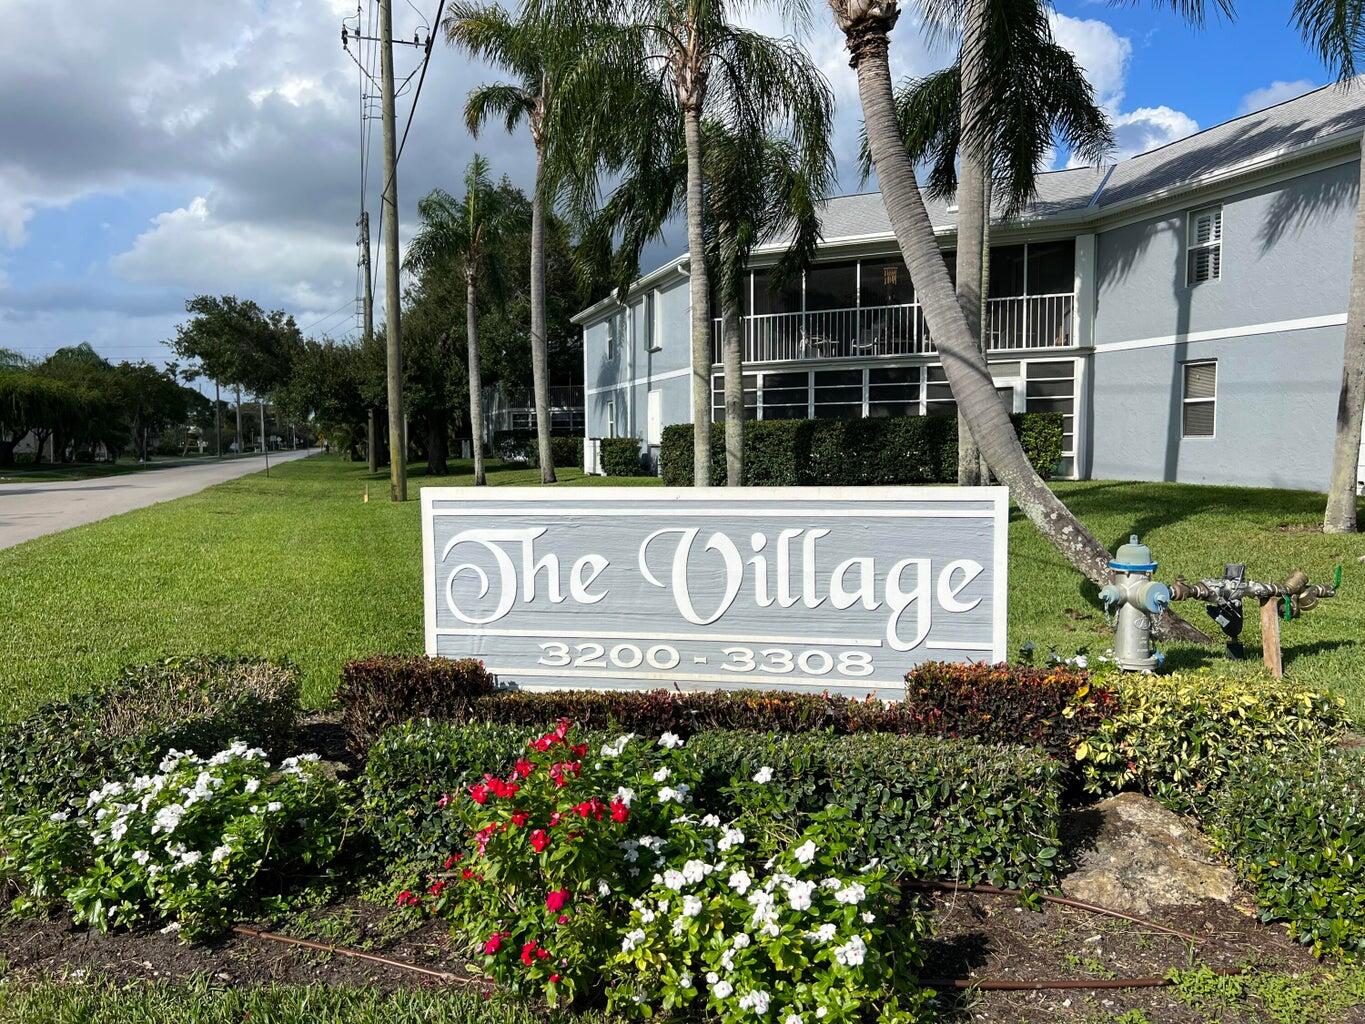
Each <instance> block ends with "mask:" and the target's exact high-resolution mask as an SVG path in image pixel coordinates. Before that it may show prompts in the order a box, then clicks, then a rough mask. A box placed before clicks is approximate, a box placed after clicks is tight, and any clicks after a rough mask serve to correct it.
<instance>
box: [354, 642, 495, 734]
mask: <svg viewBox="0 0 1365 1024" xmlns="http://www.w3.org/2000/svg"><path fill="white" fill-rule="evenodd" d="M492 692H493V677H492V676H490V675H489V674H488V673H487V672H485V671H484V667H483V662H481V661H475V660H474V659H473V658H460V659H458V660H456V659H451V658H428V657H425V656H423V655H417V656H409V655H384V654H381V655H376V656H374V657H372V658H364V659H362V660H360V661H351V662H347V663H346V664H345V665H343V666H342V668H341V685H340V686H339V687H337V693H336V699H337V702H338V703H339V704H340V705H341V727H342V729H343V730H344V731H345V733H346V741H347V745H348V746H349V747H350V748H351V750H352V751H353V752H354V753H357V754H363V753H364V752H365V750H366V749H368V748H369V746H370V745H371V744H372V743H373V742H374V741H375V740H376V739H378V738H379V735H380V733H382V732H383V731H384V730H385V729H387V728H388V727H389V726H391V725H397V724H399V723H400V722H406V721H407V720H408V719H411V718H421V717H424V716H429V715H430V716H435V717H439V718H453V719H460V718H464V717H466V716H467V715H468V714H469V707H470V703H471V702H472V701H473V700H474V699H475V698H477V697H481V696H485V695H487V694H491V693H492Z"/></svg>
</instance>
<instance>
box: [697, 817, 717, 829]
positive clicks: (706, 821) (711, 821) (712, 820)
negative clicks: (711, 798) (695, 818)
mask: <svg viewBox="0 0 1365 1024" xmlns="http://www.w3.org/2000/svg"><path fill="white" fill-rule="evenodd" d="M701 824H702V827H703V828H720V819H719V818H717V817H716V816H715V815H714V814H708V815H707V816H706V817H704V818H702V819H701Z"/></svg>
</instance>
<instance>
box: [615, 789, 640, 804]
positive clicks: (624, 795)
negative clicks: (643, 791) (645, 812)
mask: <svg viewBox="0 0 1365 1024" xmlns="http://www.w3.org/2000/svg"><path fill="white" fill-rule="evenodd" d="M616 799H617V800H620V801H621V803H623V804H625V805H626V806H627V807H629V806H630V802H631V801H632V800H634V799H635V790H633V789H631V788H630V787H629V786H621V787H619V788H618V789H617V790H616Z"/></svg>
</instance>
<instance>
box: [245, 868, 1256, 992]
mask: <svg viewBox="0 0 1365 1024" xmlns="http://www.w3.org/2000/svg"><path fill="white" fill-rule="evenodd" d="M902 884H903V885H904V886H905V887H906V888H911V889H920V890H927V891H931V892H953V893H956V892H967V893H975V894H978V895H982V896H1023V895H1024V893H1023V891H1022V890H1020V889H1003V888H1000V887H999V886H994V885H964V884H962V883H960V882H950V881H946V880H937V879H921V880H913V881H908V882H904V883H902ZM1042 899H1043V900H1044V901H1045V902H1048V903H1053V904H1056V905H1057V906H1062V907H1071V908H1072V909H1074V910H1084V911H1087V912H1089V913H1092V914H1099V915H1100V916H1102V917H1112V918H1116V919H1117V920H1120V921H1127V922H1129V923H1130V924H1135V925H1138V926H1139V927H1142V928H1146V929H1150V930H1151V931H1155V932H1161V933H1164V934H1166V935H1172V936H1174V937H1176V938H1180V939H1184V940H1185V941H1187V942H1190V943H1194V944H1196V945H1197V944H1199V943H1201V942H1203V941H1204V938H1202V937H1200V936H1198V935H1192V934H1190V933H1189V932H1182V931H1180V930H1179V929H1177V928H1168V927H1166V926H1165V925H1162V924H1157V923H1156V922H1155V921H1149V920H1147V919H1146V918H1143V917H1138V916H1136V915H1134V914H1125V913H1124V912H1123V911H1121V910H1112V909H1110V908H1109V907H1102V906H1099V905H1098V904H1095V903H1087V902H1085V901H1084V900H1073V899H1069V898H1068V897H1065V896H1051V895H1047V894H1043V895H1042ZM232 930H233V932H235V933H236V934H238V935H244V936H246V937H248V938H252V939H259V940H263V941H266V942H278V943H281V944H283V945H286V946H295V947H301V948H303V949H311V950H314V951H316V952H319V953H333V954H336V955H337V956H344V957H351V958H353V959H356V960H365V961H367V962H369V963H374V964H380V965H382V966H384V967H392V968H395V969H396V970H402V971H410V972H412V973H414V974H421V975H425V976H426V977H429V978H436V979H437V980H439V981H444V982H448V983H454V984H460V985H481V986H485V987H486V986H488V984H489V982H488V981H487V980H486V979H483V978H471V977H464V976H462V975H459V974H454V973H452V972H450V971H438V970H433V969H432V968H430V967H423V966H422V965H421V964H415V963H413V962H411V961H410V960H399V959H397V958H395V957H388V956H379V955H377V954H375V953H364V952H362V951H360V950H358V949H349V948H347V947H346V946H337V945H335V944H332V943H323V942H314V941H312V940H311V939H296V938H294V937H292V936H289V935H280V934H279V933H277V932H268V931H265V930H263V929H260V928H250V927H247V926H246V925H240V924H239V925H236V926H234V927H233V929H232ZM1244 971H1245V968H1242V967H1233V968H1219V969H1216V970H1214V973H1215V974H1218V975H1221V976H1223V977H1233V976H1236V975H1239V974H1242V973H1243V972H1244ZM920 981H921V982H922V983H923V984H925V985H928V986H929V987H930V988H951V989H975V990H977V991H981V992H1045V991H1056V990H1074V991H1081V990H1101V989H1134V988H1164V987H1166V986H1168V985H1171V984H1173V982H1172V981H1171V979H1170V978H1092V979H1089V980H1074V979H1070V978H1048V979H1043V980H1035V981H1028V980H1015V979H1012V978H921V979H920Z"/></svg>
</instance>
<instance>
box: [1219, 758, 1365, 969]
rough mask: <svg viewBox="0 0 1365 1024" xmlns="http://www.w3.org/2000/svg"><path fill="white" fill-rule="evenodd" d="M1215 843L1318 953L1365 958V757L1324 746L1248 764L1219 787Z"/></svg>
mask: <svg viewBox="0 0 1365 1024" xmlns="http://www.w3.org/2000/svg"><path fill="white" fill-rule="evenodd" d="M1212 819H1213V822H1212V823H1213V829H1212V831H1213V836H1214V841H1215V843H1216V844H1217V845H1218V846H1219V847H1220V848H1221V849H1222V850H1223V851H1224V852H1225V853H1227V854H1228V856H1229V858H1230V860H1231V861H1232V865H1233V867H1234V869H1235V870H1236V871H1237V874H1238V875H1239V876H1240V877H1241V879H1242V881H1244V882H1245V883H1246V884H1247V885H1248V886H1249V887H1250V888H1251V890H1252V891H1253V892H1254V893H1255V894H1256V902H1257V903H1258V904H1259V906H1260V908H1261V919H1262V920H1264V921H1287V922H1288V923H1289V928H1290V932H1291V934H1293V935H1294V936H1295V937H1296V938H1297V939H1298V940H1299V941H1300V942H1303V943H1304V944H1305V945H1311V946H1312V947H1313V952H1314V953H1315V954H1318V955H1322V954H1324V953H1332V954H1338V955H1345V956H1348V957H1360V956H1362V955H1365V757H1362V756H1361V754H1360V753H1359V752H1358V751H1357V752H1348V751H1340V750H1333V751H1323V752H1318V753H1310V754H1307V755H1304V756H1301V757H1297V758H1289V759H1285V758H1262V759H1257V760H1254V761H1250V762H1247V763H1244V764H1243V765H1241V766H1240V767H1239V770H1238V771H1236V772H1234V773H1233V775H1232V776H1231V777H1230V778H1229V779H1228V781H1227V783H1226V784H1225V785H1224V786H1223V787H1222V788H1221V790H1220V793H1219V798H1218V801H1217V807H1216V809H1215V811H1214V814H1213V815H1212Z"/></svg>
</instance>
